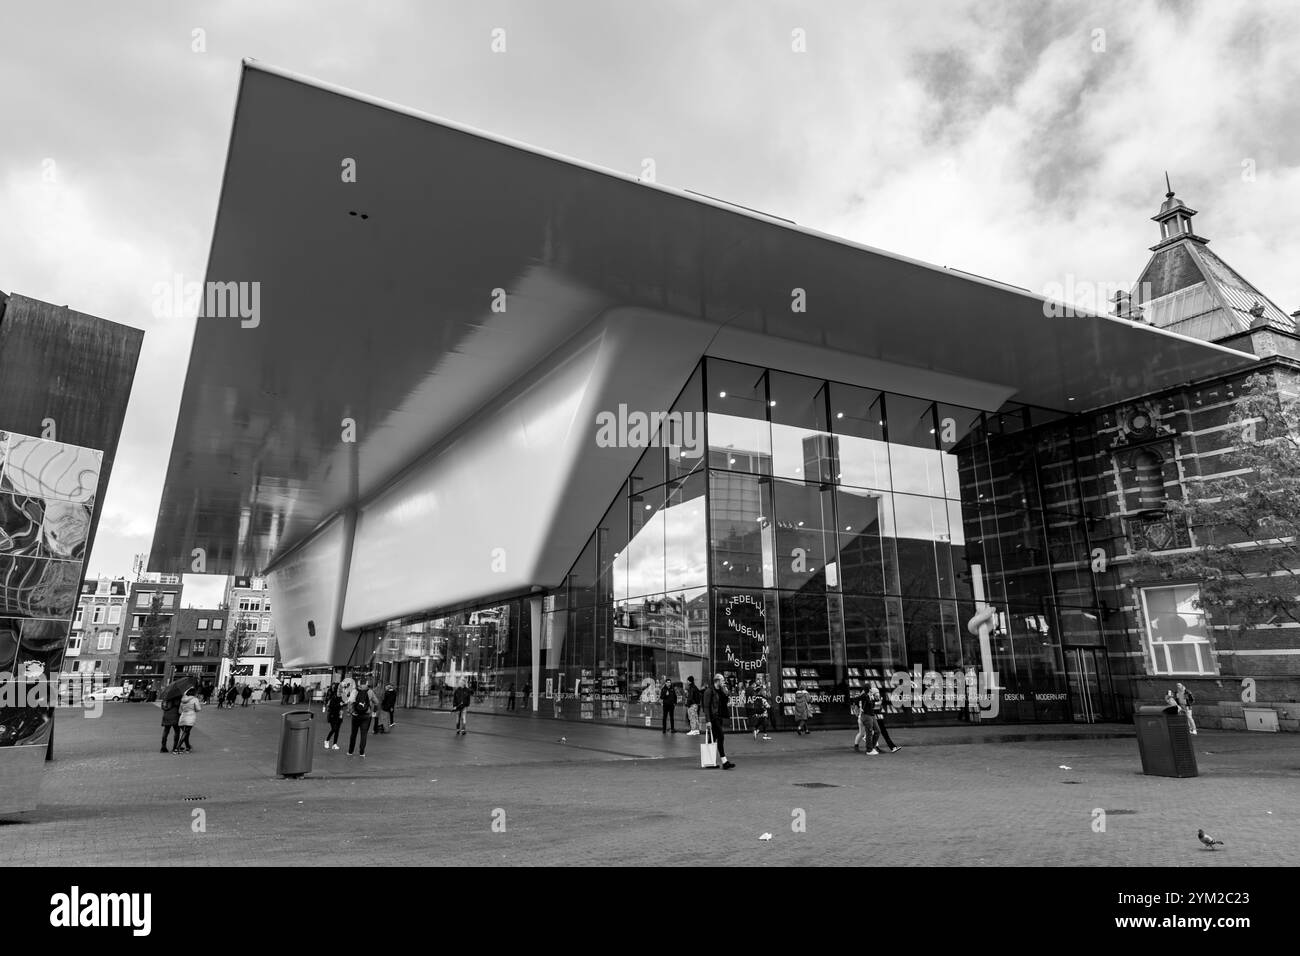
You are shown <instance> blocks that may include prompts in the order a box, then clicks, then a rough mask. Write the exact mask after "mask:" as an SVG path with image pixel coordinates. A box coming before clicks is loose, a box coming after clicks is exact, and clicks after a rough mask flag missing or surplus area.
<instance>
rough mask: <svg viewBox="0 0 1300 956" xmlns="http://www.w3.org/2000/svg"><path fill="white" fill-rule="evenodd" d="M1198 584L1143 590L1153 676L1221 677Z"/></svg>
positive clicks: (1144, 613)
mask: <svg viewBox="0 0 1300 956" xmlns="http://www.w3.org/2000/svg"><path fill="white" fill-rule="evenodd" d="M1200 596H1201V589H1200V587H1199V586H1198V585H1195V584H1176V585H1173V586H1171V587H1159V588H1143V589H1142V616H1143V618H1144V619H1145V623H1146V639H1147V660H1148V661H1149V662H1150V665H1151V673H1152V674H1160V675H1171V676H1172V675H1175V674H1189V675H1205V674H1210V675H1213V674H1217V673H1218V668H1217V666H1216V664H1215V660H1214V643H1213V641H1212V640H1211V638H1210V629H1209V627H1208V626H1207V625H1206V616H1205V612H1204V611H1202V610H1200V609H1199V608H1198V607H1197V606H1196V604H1197V602H1198V601H1199V599H1200Z"/></svg>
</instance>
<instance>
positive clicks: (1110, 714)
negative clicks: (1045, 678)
mask: <svg viewBox="0 0 1300 956" xmlns="http://www.w3.org/2000/svg"><path fill="white" fill-rule="evenodd" d="M1065 669H1066V674H1067V676H1068V678H1069V684H1070V708H1071V711H1072V713H1073V715H1074V720H1075V721H1076V722H1077V723H1084V724H1092V723H1096V722H1097V721H1099V720H1114V719H1115V694H1114V692H1113V691H1112V690H1111V686H1110V668H1109V667H1108V666H1107V663H1106V651H1105V649H1104V648H1100V647H1067V648H1066V649H1065Z"/></svg>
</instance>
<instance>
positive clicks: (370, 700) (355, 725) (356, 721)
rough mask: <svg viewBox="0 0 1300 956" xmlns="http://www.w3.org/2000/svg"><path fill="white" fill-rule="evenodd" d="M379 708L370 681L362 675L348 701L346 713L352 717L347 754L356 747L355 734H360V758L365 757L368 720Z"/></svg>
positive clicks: (372, 717)
mask: <svg viewBox="0 0 1300 956" xmlns="http://www.w3.org/2000/svg"><path fill="white" fill-rule="evenodd" d="M377 710H379V701H378V700H376V699H375V694H374V691H372V690H371V689H370V682H369V681H367V680H366V679H365V678H364V677H363V678H361V679H360V680H358V681H357V689H356V691H355V692H354V693H353V694H352V697H351V699H350V700H349V701H348V713H349V714H350V715H351V717H352V736H351V737H350V738H349V739H348V756H349V757H351V756H352V753H353V751H355V750H356V749H357V734H360V735H361V759H362V760H364V759H365V758H366V736H367V735H368V734H369V733H370V721H371V720H372V719H374V716H375V712H376V711H377Z"/></svg>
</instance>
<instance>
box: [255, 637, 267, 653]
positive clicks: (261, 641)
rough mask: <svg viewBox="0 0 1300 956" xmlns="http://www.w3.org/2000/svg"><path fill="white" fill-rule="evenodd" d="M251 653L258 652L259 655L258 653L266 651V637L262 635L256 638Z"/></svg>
mask: <svg viewBox="0 0 1300 956" xmlns="http://www.w3.org/2000/svg"><path fill="white" fill-rule="evenodd" d="M253 653H254V654H259V655H260V654H265V653H266V638H264V637H259V638H258V639H257V644H256V646H255V647H254V648H253Z"/></svg>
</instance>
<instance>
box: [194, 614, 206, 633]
mask: <svg viewBox="0 0 1300 956" xmlns="http://www.w3.org/2000/svg"><path fill="white" fill-rule="evenodd" d="M194 628H195V630H198V631H206V630H207V629H208V619H207V618H206V617H201V618H199V621H198V623H197V624H195V625H194Z"/></svg>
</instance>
